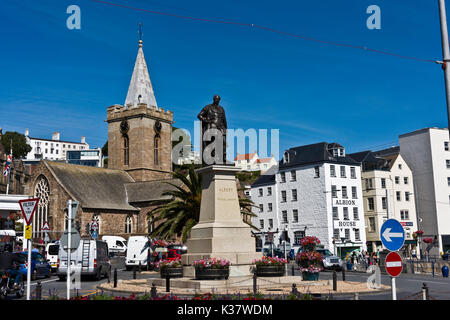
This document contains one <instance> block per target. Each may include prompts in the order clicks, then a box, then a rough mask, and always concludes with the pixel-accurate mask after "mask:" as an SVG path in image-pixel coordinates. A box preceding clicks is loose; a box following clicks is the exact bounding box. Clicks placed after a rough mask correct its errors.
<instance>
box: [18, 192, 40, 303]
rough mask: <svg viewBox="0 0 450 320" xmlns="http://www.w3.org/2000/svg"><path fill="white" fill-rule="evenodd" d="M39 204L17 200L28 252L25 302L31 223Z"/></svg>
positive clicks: (29, 272)
mask: <svg viewBox="0 0 450 320" xmlns="http://www.w3.org/2000/svg"><path fill="white" fill-rule="evenodd" d="M38 203H39V198H33V199H26V200H19V206H20V209H21V210H22V215H23V218H24V220H25V223H26V226H25V234H24V236H25V239H26V240H27V250H28V265H27V300H30V293H31V291H30V287H31V250H32V247H31V237H32V229H33V228H32V226H31V221H32V218H33V214H34V212H35V211H36V207H37V205H38Z"/></svg>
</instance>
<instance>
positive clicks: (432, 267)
mask: <svg viewBox="0 0 450 320" xmlns="http://www.w3.org/2000/svg"><path fill="white" fill-rule="evenodd" d="M431 269H433V278H434V261H431Z"/></svg>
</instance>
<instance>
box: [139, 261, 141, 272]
mask: <svg viewBox="0 0 450 320" xmlns="http://www.w3.org/2000/svg"><path fill="white" fill-rule="evenodd" d="M139 273H141V262H140V261H139Z"/></svg>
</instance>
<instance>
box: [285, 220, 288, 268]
mask: <svg viewBox="0 0 450 320" xmlns="http://www.w3.org/2000/svg"><path fill="white" fill-rule="evenodd" d="M287 232H288V226H287V225H285V226H284V260H286V261H287V252H286V240H287ZM284 266H285V267H284V269H285V275H286V276H287V272H288V270H287V263H286V264H285V265H284Z"/></svg>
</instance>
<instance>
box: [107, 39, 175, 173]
mask: <svg viewBox="0 0 450 320" xmlns="http://www.w3.org/2000/svg"><path fill="white" fill-rule="evenodd" d="M106 121H107V122H108V154H109V156H108V168H110V169H122V170H125V171H127V172H128V173H129V174H130V175H131V176H132V177H133V179H134V180H135V181H149V180H157V179H166V178H171V174H170V172H171V171H172V141H171V135H172V123H173V113H172V112H171V111H169V110H167V111H165V110H164V109H162V108H158V105H157V104H156V99H155V94H154V92H153V87H152V83H151V81H150V76H149V73H148V69H147V64H146V62H145V58H144V51H143V50H142V40H139V49H138V54H137V58H136V63H135V66H134V70H133V75H132V77H131V82H130V86H129V88H128V94H127V97H126V99H125V104H124V105H123V106H122V105H117V104H116V105H113V106H110V107H108V109H107V120H106Z"/></svg>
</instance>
